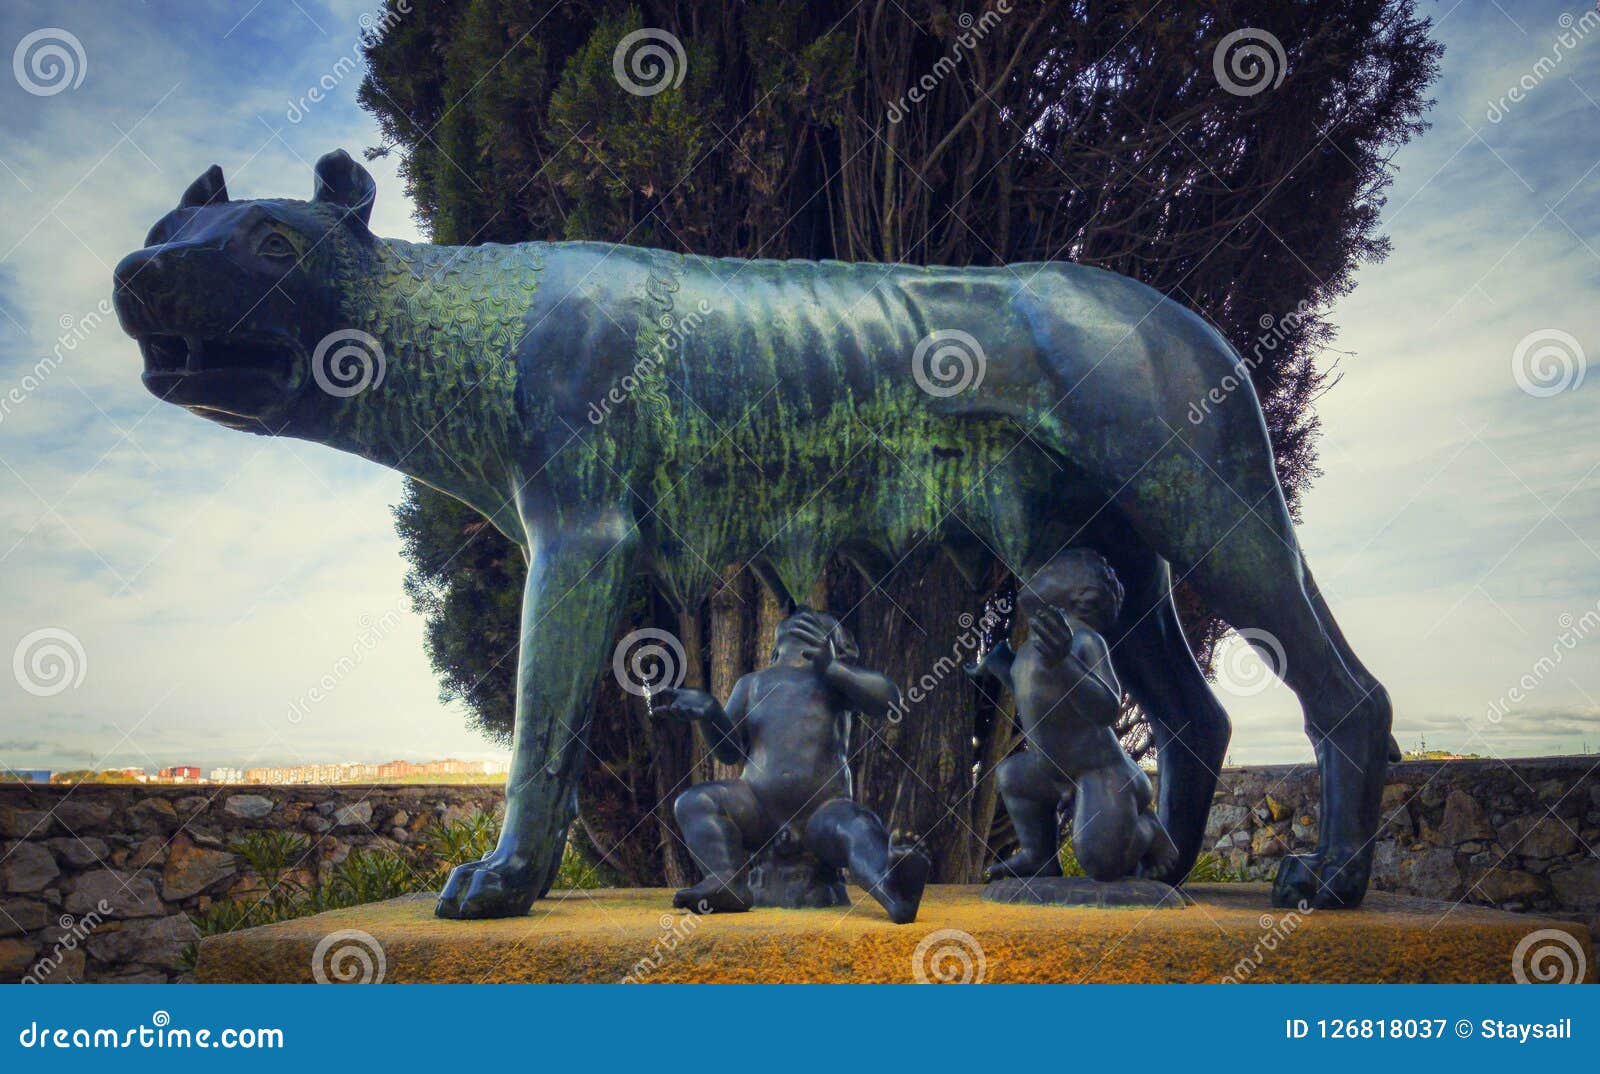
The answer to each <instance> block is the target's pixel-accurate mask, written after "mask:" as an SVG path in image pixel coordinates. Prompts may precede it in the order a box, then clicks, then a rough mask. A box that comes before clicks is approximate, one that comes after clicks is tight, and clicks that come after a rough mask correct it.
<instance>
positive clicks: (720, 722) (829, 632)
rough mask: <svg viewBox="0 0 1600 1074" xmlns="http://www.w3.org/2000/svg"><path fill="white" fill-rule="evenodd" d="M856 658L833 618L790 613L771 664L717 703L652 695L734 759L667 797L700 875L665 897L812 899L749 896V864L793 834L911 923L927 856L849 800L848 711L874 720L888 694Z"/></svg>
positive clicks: (710, 907)
mask: <svg viewBox="0 0 1600 1074" xmlns="http://www.w3.org/2000/svg"><path fill="white" fill-rule="evenodd" d="M858 657H859V651H858V650H857V648H856V645H855V642H854V640H853V639H852V638H851V637H850V635H849V633H848V632H847V631H846V630H845V629H844V628H843V627H842V626H840V624H839V621H838V620H837V619H835V618H834V617H833V616H831V615H827V614H825V613H823V612H815V611H810V610H806V609H801V610H800V611H798V612H796V613H795V614H793V615H790V616H789V617H788V618H787V619H785V620H783V622H781V623H779V624H778V628H777V630H776V632H775V638H774V646H773V650H772V658H771V662H770V663H769V664H768V666H767V667H765V668H762V669H761V670H760V671H754V672H751V673H750V674H748V675H746V676H744V677H743V678H741V679H740V680H739V681H738V682H737V683H736V684H735V685H734V688H733V694H732V696H730V697H729V698H728V705H727V708H724V707H723V706H722V705H720V704H718V703H717V700H716V698H714V697H712V696H711V695H710V694H708V693H706V692H705V691H703V690H691V689H672V690H664V691H661V692H660V693H658V694H657V695H656V699H657V700H658V702H659V704H657V706H656V710H657V711H658V712H660V713H661V714H662V715H664V716H667V717H669V718H672V719H677V720H683V721H686V722H692V721H703V722H704V724H705V725H706V730H707V733H708V736H709V737H710V739H711V742H712V745H713V749H714V750H715V752H716V756H717V758H718V759H719V760H721V761H722V762H723V763H725V764H743V765H744V773H743V775H742V776H741V777H740V778H738V779H727V780H714V781H711V782H707V783H700V784H696V785H695V786H693V787H690V788H689V789H688V790H686V791H684V792H683V793H682V794H680V795H679V796H678V798H677V800H676V802H674V803H673V812H674V814H675V815H676V817H677V820H678V826H679V827H680V828H681V829H682V831H683V837H684V840H685V841H686V842H687V843H688V845H689V851H690V853H691V854H692V855H693V856H694V859H695V862H696V863H697V864H698V865H699V866H700V870H701V872H702V873H704V879H702V880H701V881H700V882H699V883H698V884H695V885H694V886H693V887H688V888H684V889H683V890H681V891H679V892H677V894H676V895H675V896H674V897H673V900H672V902H673V905H674V906H677V907H681V908H685V909H689V910H693V911H695V912H696V913H727V912H738V911H743V910H748V909H750V908H751V906H753V905H790V906H793V905H816V903H814V902H796V901H785V900H784V899H783V898H781V897H780V898H778V899H775V900H773V899H760V898H758V897H757V895H755V894H753V893H752V891H751V882H750V878H749V873H750V865H751V859H752V858H753V857H755V856H756V855H758V854H760V853H761V852H762V851H763V850H767V849H768V848H770V847H772V846H774V845H776V844H778V843H782V842H790V841H793V842H798V844H799V846H800V848H803V850H804V851H806V852H809V853H810V854H812V855H814V856H815V857H816V859H818V861H820V863H821V865H822V866H823V867H824V868H825V869H829V870H832V871H833V872H834V874H835V875H837V871H838V870H840V869H846V870H848V871H849V873H850V876H851V877H852V878H853V879H854V880H855V881H856V883H858V884H860V885H861V886H862V887H863V888H865V889H866V890H867V892H868V894H870V895H871V896H872V897H873V898H874V899H876V900H877V901H878V902H879V903H881V904H882V905H883V908H884V910H886V911H887V912H888V914H889V920H891V921H893V922H894V923H895V924H897V925H904V924H907V923H909V922H911V921H914V920H916V916H917V907H918V906H919V905H920V903H921V901H922V889H923V888H924V886H925V885H926V884H927V881H928V873H929V871H930V869H931V867H932V863H931V862H930V861H929V859H928V857H927V855H926V854H925V853H923V852H922V851H921V850H920V849H918V848H915V847H906V846H895V845H893V843H892V842H891V840H890V837H889V832H888V830H887V829H886V828H885V827H884V825H883V821H882V820H880V819H879V818H878V816H877V815H876V814H874V813H873V812H871V811H870V810H868V809H866V808H864V807H862V806H861V805H859V804H857V803H856V802H855V801H854V797H853V785H852V781H851V776H850V765H849V757H848V754H847V747H848V742H849V737H850V716H851V713H852V712H859V713H861V714H862V715H864V716H867V717H878V716H882V715H883V714H884V713H886V712H888V711H889V710H890V708H891V707H892V706H893V705H894V703H895V701H896V700H897V699H898V697H899V693H900V691H899V689H898V688H897V687H896V686H895V684H894V683H893V682H891V681H890V680H889V679H888V678H887V677H885V676H883V675H881V674H879V673H877V672H875V671H868V670H866V669H864V668H861V667H858V666H856V664H855V661H856V660H857V659H858ZM839 901H843V900H842V899H841V900H839Z"/></svg>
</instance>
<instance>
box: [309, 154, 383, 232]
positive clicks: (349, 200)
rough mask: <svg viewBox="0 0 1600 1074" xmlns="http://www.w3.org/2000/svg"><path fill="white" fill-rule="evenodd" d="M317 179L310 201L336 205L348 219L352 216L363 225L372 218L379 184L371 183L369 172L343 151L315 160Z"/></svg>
mask: <svg viewBox="0 0 1600 1074" xmlns="http://www.w3.org/2000/svg"><path fill="white" fill-rule="evenodd" d="M316 176H317V183H316V191H315V193H313V194H312V196H311V200H312V201H320V202H323V203H325V204H328V205H337V206H339V207H340V208H342V209H344V210H346V213H347V215H348V216H353V217H355V218H356V219H357V220H359V221H361V223H362V224H363V225H365V224H366V223H367V221H368V220H369V219H370V218H371V216H372V201H373V199H374V198H376V197H377V196H378V184H377V183H375V182H373V181H372V173H370V172H368V171H367V169H365V168H363V167H362V166H361V165H360V164H357V163H356V162H355V161H354V160H352V159H351V158H350V154H349V153H346V152H345V151H344V150H343V149H335V150H334V151H333V152H332V153H329V154H328V155H327V156H325V157H323V158H322V159H321V160H319V161H317V167H316Z"/></svg>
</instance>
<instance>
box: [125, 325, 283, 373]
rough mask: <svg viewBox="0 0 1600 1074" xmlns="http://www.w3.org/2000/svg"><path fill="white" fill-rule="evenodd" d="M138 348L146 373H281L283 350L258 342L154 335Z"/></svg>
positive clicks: (279, 347) (144, 340) (143, 341)
mask: <svg viewBox="0 0 1600 1074" xmlns="http://www.w3.org/2000/svg"><path fill="white" fill-rule="evenodd" d="M140 346H141V349H142V350H143V351H144V368H145V372H146V373H164V374H180V373H181V374H188V373H212V372H218V371H223V370H257V371H262V372H270V373H281V372H284V369H283V366H284V349H283V347H282V346H281V345H273V344H270V343H265V342H262V341H259V340H248V339H203V338H201V337H200V336H172V335H153V336H146V337H145V338H144V339H143V340H142V341H141V343H140Z"/></svg>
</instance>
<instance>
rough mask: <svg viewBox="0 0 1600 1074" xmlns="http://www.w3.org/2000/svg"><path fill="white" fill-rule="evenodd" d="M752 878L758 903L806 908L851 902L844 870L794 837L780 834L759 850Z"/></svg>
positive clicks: (756, 902)
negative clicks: (808, 849) (823, 859)
mask: <svg viewBox="0 0 1600 1074" xmlns="http://www.w3.org/2000/svg"><path fill="white" fill-rule="evenodd" d="M784 834H787V829H785V833H784ZM749 881H750V897H751V901H752V903H754V905H756V906H758V907H784V908H787V909H791V910H803V909H824V908H826V907H830V906H849V905H850V896H849V895H848V894H847V893H846V892H845V887H844V876H843V874H842V873H840V871H839V870H838V869H831V868H829V867H828V866H826V865H824V864H822V862H820V861H818V860H817V858H816V855H814V854H811V853H810V852H808V851H807V850H806V849H805V848H804V847H802V846H801V845H800V842H799V840H797V839H793V838H783V837H782V836H780V837H779V838H777V839H774V840H773V841H772V844H771V845H770V846H768V847H767V848H766V849H764V850H763V851H762V852H761V853H760V854H757V855H756V857H755V860H753V861H752V862H751V863H750V873H749Z"/></svg>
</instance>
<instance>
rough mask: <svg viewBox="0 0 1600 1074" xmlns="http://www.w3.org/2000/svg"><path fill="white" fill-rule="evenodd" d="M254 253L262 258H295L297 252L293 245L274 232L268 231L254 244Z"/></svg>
mask: <svg viewBox="0 0 1600 1074" xmlns="http://www.w3.org/2000/svg"><path fill="white" fill-rule="evenodd" d="M256 253H257V254H259V255H260V256H262V257H296V256H298V255H299V251H298V250H296V249H295V248H294V243H292V242H290V241H289V240H288V239H286V238H284V237H283V236H282V235H280V234H279V233H278V232H276V231H269V232H267V233H266V234H265V235H263V236H261V239H260V241H258V242H257V243H256Z"/></svg>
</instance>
